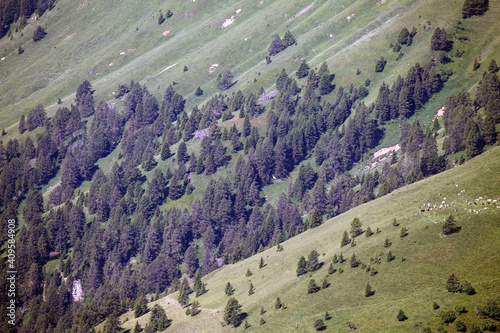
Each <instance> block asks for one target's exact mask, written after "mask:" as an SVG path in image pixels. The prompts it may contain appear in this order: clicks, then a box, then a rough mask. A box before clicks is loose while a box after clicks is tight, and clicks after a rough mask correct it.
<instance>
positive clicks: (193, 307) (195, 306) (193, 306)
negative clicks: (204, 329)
mask: <svg viewBox="0 0 500 333" xmlns="http://www.w3.org/2000/svg"><path fill="white" fill-rule="evenodd" d="M189 312H190V315H191V317H194V316H196V315H197V314H198V313H200V312H201V310H200V303H199V302H198V301H194V302H193V303H191V307H190V309H189Z"/></svg>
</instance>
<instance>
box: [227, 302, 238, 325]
mask: <svg viewBox="0 0 500 333" xmlns="http://www.w3.org/2000/svg"><path fill="white" fill-rule="evenodd" d="M240 313H241V305H240V303H239V302H238V301H237V300H236V298H230V299H229V300H228V301H227V304H226V307H225V308H224V323H225V324H226V325H233V326H234V327H236V326H238V325H239V324H240V321H241V318H240Z"/></svg>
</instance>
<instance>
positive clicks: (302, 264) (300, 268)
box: [296, 256, 307, 276]
mask: <svg viewBox="0 0 500 333" xmlns="http://www.w3.org/2000/svg"><path fill="white" fill-rule="evenodd" d="M306 267H307V261H306V258H304V256H301V257H300V258H299V262H298V263H297V270H296V272H297V276H301V275H303V274H306V273H307V268H306Z"/></svg>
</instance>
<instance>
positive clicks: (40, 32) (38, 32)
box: [33, 26, 47, 43]
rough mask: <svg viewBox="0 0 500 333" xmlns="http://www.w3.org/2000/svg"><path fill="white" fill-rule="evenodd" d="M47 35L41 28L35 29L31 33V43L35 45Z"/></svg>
mask: <svg viewBox="0 0 500 333" xmlns="http://www.w3.org/2000/svg"><path fill="white" fill-rule="evenodd" d="M46 34H47V33H46V32H45V29H44V28H42V27H41V26H38V27H36V30H35V32H33V41H34V42H35V43H36V42H38V41H39V40H42V39H43V38H44V37H45V35H46Z"/></svg>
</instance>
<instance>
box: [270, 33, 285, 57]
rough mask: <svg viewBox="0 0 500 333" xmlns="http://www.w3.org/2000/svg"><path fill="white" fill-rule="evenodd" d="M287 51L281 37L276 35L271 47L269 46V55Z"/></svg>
mask: <svg viewBox="0 0 500 333" xmlns="http://www.w3.org/2000/svg"><path fill="white" fill-rule="evenodd" d="M284 49H285V45H284V44H283V41H282V40H281V38H280V36H278V35H274V37H273V40H272V42H271V45H270V46H269V50H268V51H269V55H270V56H273V55H276V54H278V53H280V52H281V51H283V50H284Z"/></svg>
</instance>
